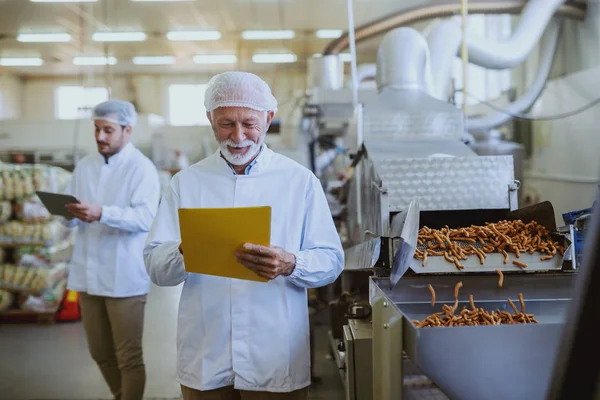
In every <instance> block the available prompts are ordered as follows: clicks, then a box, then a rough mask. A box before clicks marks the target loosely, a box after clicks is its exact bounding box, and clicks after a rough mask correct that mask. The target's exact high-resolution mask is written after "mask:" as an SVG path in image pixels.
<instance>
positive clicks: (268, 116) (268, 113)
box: [267, 111, 275, 129]
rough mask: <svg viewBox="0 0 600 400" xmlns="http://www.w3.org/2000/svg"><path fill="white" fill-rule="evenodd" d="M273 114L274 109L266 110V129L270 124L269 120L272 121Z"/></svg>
mask: <svg viewBox="0 0 600 400" xmlns="http://www.w3.org/2000/svg"><path fill="white" fill-rule="evenodd" d="M274 116H275V112H274V111H267V129H269V126H271V121H273V117H274Z"/></svg>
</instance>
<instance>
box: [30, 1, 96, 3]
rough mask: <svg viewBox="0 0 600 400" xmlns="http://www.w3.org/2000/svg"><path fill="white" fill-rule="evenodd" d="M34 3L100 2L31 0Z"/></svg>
mask: <svg viewBox="0 0 600 400" xmlns="http://www.w3.org/2000/svg"><path fill="white" fill-rule="evenodd" d="M29 1H31V2H32V3H95V2H96V1H98V0H29Z"/></svg>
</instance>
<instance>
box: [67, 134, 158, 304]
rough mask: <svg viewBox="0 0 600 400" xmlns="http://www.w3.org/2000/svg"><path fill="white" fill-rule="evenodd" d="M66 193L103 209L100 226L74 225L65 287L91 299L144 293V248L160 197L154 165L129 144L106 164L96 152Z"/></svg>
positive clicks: (81, 164) (82, 165)
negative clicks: (74, 232) (83, 293)
mask: <svg viewBox="0 0 600 400" xmlns="http://www.w3.org/2000/svg"><path fill="white" fill-rule="evenodd" d="M66 193H68V194H72V195H73V196H75V197H76V198H77V199H79V200H81V201H84V202H89V203H93V204H97V205H100V206H102V218H101V219H100V221H99V222H93V223H84V222H81V221H79V220H77V219H73V220H71V221H70V223H69V224H70V225H72V226H76V230H77V231H76V237H75V248H74V249H73V255H72V257H71V263H70V268H69V278H68V284H67V287H68V288H69V289H71V290H75V291H78V292H86V293H88V294H90V295H96V296H107V297H130V296H139V295H143V294H147V293H148V291H149V290H150V279H149V277H148V274H147V272H146V268H145V266H144V257H143V251H144V244H145V242H146V238H147V236H148V231H149V230H150V227H151V226H152V221H153V219H154V216H155V215H156V211H157V208H158V203H159V199H160V185H159V180H158V172H157V170H156V167H155V166H154V164H153V163H152V161H150V160H149V159H148V158H147V157H146V156H144V155H143V154H142V153H141V152H140V151H139V150H138V149H136V148H135V147H134V146H133V144H131V143H129V144H127V145H126V146H125V147H124V148H123V150H121V151H120V152H119V153H117V154H115V155H114V156H112V157H110V158H109V159H108V161H106V160H105V159H104V157H103V156H101V155H100V154H99V153H95V154H92V155H89V156H87V157H85V158H83V159H82V160H81V161H79V163H77V166H76V168H75V171H74V172H73V177H72V178H71V182H70V183H69V186H68V187H67V190H66Z"/></svg>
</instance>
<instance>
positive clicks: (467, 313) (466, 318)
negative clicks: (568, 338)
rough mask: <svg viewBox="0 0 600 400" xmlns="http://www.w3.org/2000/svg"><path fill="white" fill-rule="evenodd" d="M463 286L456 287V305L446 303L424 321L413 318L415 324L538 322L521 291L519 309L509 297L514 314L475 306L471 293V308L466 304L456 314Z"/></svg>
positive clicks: (423, 326) (457, 285)
mask: <svg viewBox="0 0 600 400" xmlns="http://www.w3.org/2000/svg"><path fill="white" fill-rule="evenodd" d="M462 286H463V284H462V282H458V283H457V284H456V287H455V288H454V305H453V306H450V305H448V304H444V305H443V306H442V311H441V312H438V313H435V314H432V315H430V316H428V317H427V318H425V319H423V320H422V321H419V320H413V321H412V322H413V324H415V326H416V327H417V328H433V327H450V326H465V325H502V324H531V323H534V324H536V323H538V321H537V320H536V319H535V316H534V315H533V314H527V313H526V312H525V301H524V299H523V294H522V293H519V294H518V298H519V302H520V306H521V310H520V311H519V310H518V309H517V307H516V306H515V304H514V303H513V301H512V300H511V299H508V303H509V304H510V306H511V307H512V309H513V311H514V314H511V313H509V312H507V311H500V310H495V311H491V312H489V311H486V310H484V309H483V308H481V307H480V308H477V307H475V303H474V302H473V295H469V303H470V307H471V308H470V309H469V308H467V306H464V307H463V309H462V310H461V311H460V313H458V314H456V311H457V308H458V292H459V290H460V288H461V287H462ZM428 289H429V291H430V292H431V296H432V299H431V305H432V306H434V305H435V291H434V289H433V287H432V286H431V285H429V287H428Z"/></svg>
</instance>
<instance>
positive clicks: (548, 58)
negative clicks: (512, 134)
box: [466, 22, 562, 132]
mask: <svg viewBox="0 0 600 400" xmlns="http://www.w3.org/2000/svg"><path fill="white" fill-rule="evenodd" d="M561 28H562V22H560V23H559V22H552V23H551V24H550V26H549V27H548V32H547V34H546V36H544V38H543V40H542V49H541V61H540V67H539V71H538V74H537V77H536V78H535V81H534V82H533V84H532V85H531V87H530V88H529V89H528V90H527V92H526V93H525V94H523V96H521V97H520V98H519V99H518V100H517V101H515V102H513V103H511V104H510V105H509V106H508V107H505V110H506V111H508V112H495V113H492V114H490V115H487V116H485V117H480V118H469V119H467V122H466V127H467V130H468V131H469V132H478V131H488V130H490V129H494V128H497V127H499V126H502V125H504V124H506V123H507V122H509V121H510V120H511V119H512V116H511V115H509V114H518V113H522V112H524V111H527V110H529V109H530V108H531V106H533V104H534V103H535V102H536V100H537V99H538V98H539V97H540V95H541V94H542V91H543V90H544V87H545V86H546V82H547V81H548V77H549V76H550V72H551V71H552V64H553V63H554V56H555V54H556V49H557V48H558V39H559V37H560V31H561Z"/></svg>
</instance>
